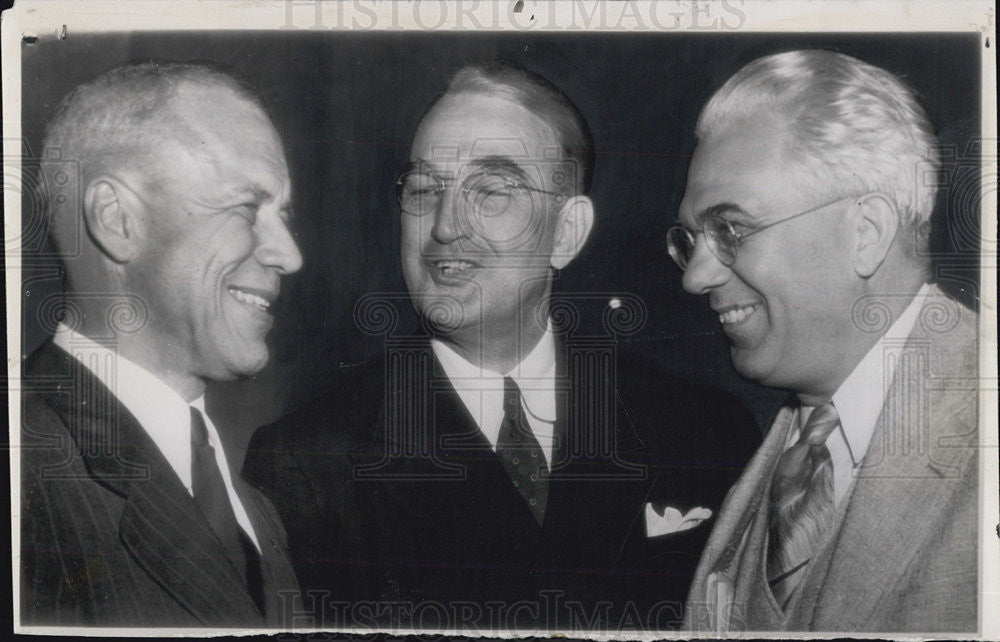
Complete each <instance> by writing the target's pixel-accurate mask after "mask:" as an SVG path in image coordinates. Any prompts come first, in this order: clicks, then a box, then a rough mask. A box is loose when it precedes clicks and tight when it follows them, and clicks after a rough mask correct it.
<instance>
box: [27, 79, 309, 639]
mask: <svg viewBox="0 0 1000 642" xmlns="http://www.w3.org/2000/svg"><path fill="white" fill-rule="evenodd" d="M45 149H46V156H45V159H46V160H44V161H43V164H42V170H43V172H44V173H45V174H44V176H45V179H46V180H45V184H44V187H45V192H46V196H47V197H48V202H49V204H50V207H49V209H48V222H49V225H50V230H51V233H52V236H53V240H54V241H55V243H56V246H57V247H58V248H59V251H60V254H61V255H62V258H63V263H64V264H65V267H66V276H67V292H66V300H65V303H64V306H63V309H64V310H65V314H63V315H62V319H61V321H60V322H59V324H58V326H57V327H56V328H55V334H54V337H53V338H52V339H51V340H50V341H48V342H46V343H45V344H43V345H42V346H41V347H40V348H39V349H38V350H36V351H35V352H34V353H33V354H32V355H31V356H29V357H28V359H27V360H26V361H25V363H24V367H23V372H24V377H23V381H24V385H23V390H24V393H23V397H22V404H21V420H22V427H21V443H20V446H21V454H22V457H21V514H20V517H21V551H20V552H21V555H20V564H21V594H20V605H21V610H20V614H21V623H22V624H30V625H49V626H82V625H89V626H104V627H110V626H115V627H119V626H133V627H134V626H160V627H168V626H169V627H180V626H200V627H207V626H240V627H243V628H261V627H265V626H270V627H278V626H283V625H286V624H287V622H286V621H285V620H284V616H285V615H286V614H291V613H292V612H293V608H294V607H293V605H292V600H293V599H296V598H297V596H298V584H297V582H296V579H295V576H294V574H293V571H292V566H291V564H290V562H289V560H288V557H287V554H286V552H285V538H286V536H285V531H284V529H283V528H282V526H281V523H280V520H279V518H278V515H277V513H276V511H275V509H274V507H273V506H272V505H271V504H270V503H269V502H268V501H267V500H266V499H265V498H264V497H263V495H261V494H260V493H259V492H257V491H256V490H254V489H252V488H250V487H249V486H248V485H246V484H245V483H243V482H242V481H241V479H240V477H239V475H238V474H237V473H236V472H235V471H233V470H231V469H230V465H229V463H228V461H229V460H228V459H227V457H226V453H225V451H224V450H223V447H222V443H221V440H220V438H219V435H218V432H217V431H216V429H215V427H214V425H213V423H212V420H211V418H210V417H209V416H208V414H206V412H205V387H206V382H207V381H209V380H229V379H234V378H237V377H239V376H242V375H248V374H253V373H255V372H258V371H259V370H260V369H261V368H263V367H264V364H265V363H266V362H267V359H268V348H267V344H266V343H265V337H266V335H267V333H268V331H269V330H270V329H271V326H272V324H273V322H274V319H273V316H272V313H271V311H270V307H271V303H273V301H274V300H275V298H276V297H277V296H278V292H279V289H280V283H281V278H282V277H283V276H285V275H287V274H290V273H292V272H295V271H296V270H298V269H299V267H300V266H301V264H302V256H301V255H300V254H299V250H298V247H297V246H296V245H295V241H294V240H293V239H292V236H291V233H290V231H289V229H288V222H289V217H290V216H291V180H290V178H289V175H288V165H287V163H286V161H285V153H284V150H283V148H282V142H281V138H280V137H279V135H278V132H277V131H276V130H275V128H274V125H273V124H272V123H271V120H270V118H269V117H268V115H267V113H266V110H265V109H264V106H263V104H262V103H261V101H260V100H259V98H257V97H256V95H255V94H254V93H253V92H252V91H251V90H250V89H249V87H247V86H246V85H245V84H244V83H242V82H240V81H238V80H237V79H236V78H234V77H232V76H231V75H229V74H228V73H224V72H221V71H219V70H216V69H212V68H210V67H207V66H204V65H195V64H182V63H168V62H163V63H155V62H149V63H137V64H126V65H123V66H120V67H117V68H115V69H112V70H110V71H107V72H105V73H103V74H101V75H100V76H98V77H97V78H95V79H93V80H92V81H90V82H88V83H85V84H83V85H81V86H79V87H77V88H76V89H75V90H74V91H73V92H71V93H70V95H69V96H68V97H67V98H66V99H65V100H64V101H63V103H62V105H61V106H60V108H59V110H58V112H57V113H56V115H55V116H54V117H53V118H52V120H51V121H50V123H49V126H48V129H47V131H46V136H45ZM56 152H58V159H61V162H57V161H56V160H55V159H56V158H57V157H56ZM73 168H75V169H76V170H77V171H68V170H69V169H73Z"/></svg>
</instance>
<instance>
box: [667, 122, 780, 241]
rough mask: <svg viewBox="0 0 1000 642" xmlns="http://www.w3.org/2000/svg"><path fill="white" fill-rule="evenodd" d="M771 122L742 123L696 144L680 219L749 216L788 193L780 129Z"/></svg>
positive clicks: (688, 220)
mask: <svg viewBox="0 0 1000 642" xmlns="http://www.w3.org/2000/svg"><path fill="white" fill-rule="evenodd" d="M770 120H771V119H766V118H757V119H747V120H744V121H742V122H740V123H736V124H734V125H733V126H731V127H729V128H727V129H725V130H723V131H721V132H719V133H717V134H715V135H712V136H710V137H708V138H706V139H703V140H702V141H700V142H699V143H698V145H697V147H696V148H695V151H694V155H693V156H692V159H691V165H690V167H689V168H688V180H687V186H686V189H685V192H684V199H683V201H682V203H681V208H680V215H681V218H682V220H684V221H685V222H688V223H694V222H697V221H699V220H701V219H702V218H704V217H706V216H710V215H712V214H727V215H730V216H744V217H747V216H752V215H754V213H755V212H758V211H759V210H761V209H762V208H766V207H767V206H768V204H769V203H770V202H771V201H773V200H775V199H776V198H777V197H779V196H782V194H783V193H784V196H787V192H788V191H789V189H790V181H789V174H788V171H789V169H790V168H789V166H788V164H787V162H786V159H785V158H784V154H783V150H784V147H783V141H784V133H783V131H782V130H781V129H780V128H779V127H777V126H776V125H774V124H773V123H771V122H770Z"/></svg>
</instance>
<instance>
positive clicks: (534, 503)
mask: <svg viewBox="0 0 1000 642" xmlns="http://www.w3.org/2000/svg"><path fill="white" fill-rule="evenodd" d="M497 455H498V456H499V457H500V461H502V462H503V466H504V468H505V469H506V470H507V474H508V475H510V478H511V480H512V481H513V482H514V486H516V487H517V490H518V492H519V493H521V497H523V498H524V501H526V502H528V507H529V508H530V509H531V513H532V514H533V515H534V516H535V520H536V521H537V522H538V524H539V525H541V523H542V520H544V519H545V504H546V503H547V501H548V497H549V478H548V469H547V467H546V464H545V454H544V453H543V452H542V448H541V446H540V445H539V444H538V440H537V439H536V438H535V435H534V433H532V432H531V426H529V425H528V417H527V416H526V415H525V414H524V408H523V407H522V406H521V390H520V388H518V387H517V384H516V383H514V380H513V379H511V378H510V377H504V378H503V423H502V424H501V425H500V436H499V437H498V438H497Z"/></svg>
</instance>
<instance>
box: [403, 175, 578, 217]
mask: <svg viewBox="0 0 1000 642" xmlns="http://www.w3.org/2000/svg"><path fill="white" fill-rule="evenodd" d="M455 181H456V179H454V178H449V177H445V176H442V175H441V174H438V173H435V172H431V171H429V170H427V169H424V168H421V167H415V168H410V169H408V170H406V171H404V172H403V173H402V174H400V175H399V178H397V179H396V200H397V201H398V202H399V207H400V209H402V211H403V212H404V213H406V214H411V215H414V216H426V215H427V214H431V213H434V212H436V211H437V210H438V208H439V207H440V206H441V199H442V198H443V197H444V193H445V191H446V190H447V188H448V185H449V183H453V182H455ZM457 193H458V194H459V195H460V197H461V199H462V203H463V204H464V205H465V207H466V208H467V211H469V212H471V213H474V214H475V215H477V216H478V217H480V218H485V219H490V218H495V217H498V216H500V215H501V214H503V213H505V212H507V211H508V210H510V209H511V207H512V206H514V205H524V204H525V201H526V200H530V199H527V196H528V195H529V194H531V193H538V194H548V195H552V196H556V197H557V199H558V197H562V198H565V194H564V193H562V192H554V191H549V190H545V189H541V188H539V187H534V186H532V185H529V184H528V182H527V181H526V180H525V178H524V177H522V176H519V175H517V174H515V173H514V172H512V171H511V170H509V169H507V168H505V167H483V168H479V169H476V170H474V171H472V172H471V173H469V174H468V175H467V176H465V177H464V178H462V179H461V183H460V185H459V188H458V190H457Z"/></svg>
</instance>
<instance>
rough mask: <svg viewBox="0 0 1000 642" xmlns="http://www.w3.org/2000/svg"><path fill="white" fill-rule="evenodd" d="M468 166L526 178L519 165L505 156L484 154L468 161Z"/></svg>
mask: <svg viewBox="0 0 1000 642" xmlns="http://www.w3.org/2000/svg"><path fill="white" fill-rule="evenodd" d="M469 166H470V168H473V169H479V170H487V171H498V170H499V171H505V172H510V173H512V174H516V175H517V176H518V178H526V175H525V172H524V170H523V169H521V166H520V165H518V164H517V162H515V161H514V160H513V159H511V158H508V157H506V156H484V157H482V158H475V159H473V160H471V161H469Z"/></svg>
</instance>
